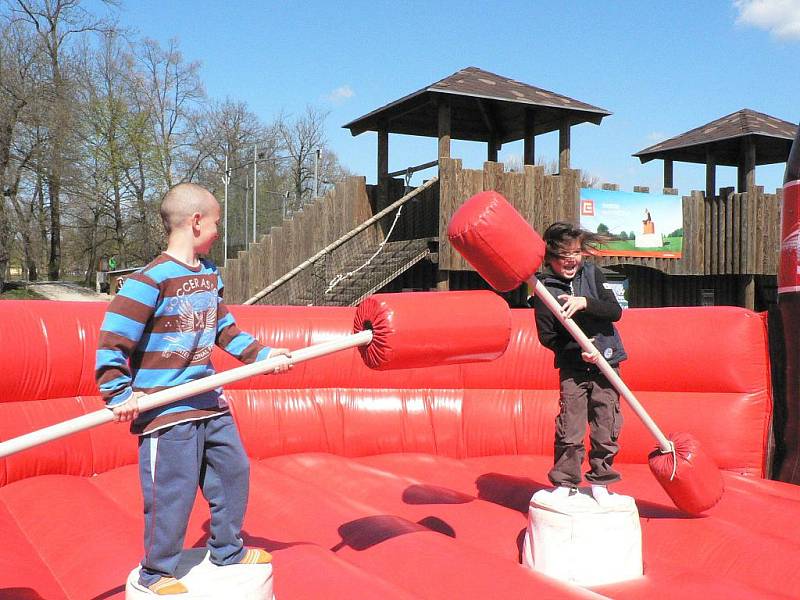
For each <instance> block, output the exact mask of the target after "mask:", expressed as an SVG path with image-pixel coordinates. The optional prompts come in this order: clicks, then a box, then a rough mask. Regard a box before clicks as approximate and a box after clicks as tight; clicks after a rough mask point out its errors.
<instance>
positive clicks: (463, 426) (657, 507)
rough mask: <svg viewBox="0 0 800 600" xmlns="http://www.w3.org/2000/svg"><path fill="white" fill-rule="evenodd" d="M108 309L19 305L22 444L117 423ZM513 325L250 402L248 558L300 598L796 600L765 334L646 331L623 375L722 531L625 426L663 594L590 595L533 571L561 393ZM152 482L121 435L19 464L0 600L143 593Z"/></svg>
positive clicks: (4, 424) (634, 323)
mask: <svg viewBox="0 0 800 600" xmlns="http://www.w3.org/2000/svg"><path fill="white" fill-rule="evenodd" d="M105 306H106V305H104V304H83V303H64V302H62V303H55V302H45V301H37V302H21V301H20V302H15V301H6V302H2V303H0V324H1V325H0V327H2V340H3V344H2V347H0V364H2V365H3V368H2V369H0V439H9V438H11V437H14V436H17V435H20V434H23V433H26V432H28V431H31V430H33V429H36V428H39V427H42V426H45V425H48V424H51V423H54V422H57V421H62V420H64V419H67V418H70V417H73V416H77V415H80V414H84V413H86V412H89V411H92V410H96V409H97V408H99V407H101V401H100V399H99V397H98V393H97V390H96V388H95V385H94V380H93V366H94V351H95V345H96V339H97V330H98V328H99V325H100V321H101V319H102V314H103V310H104V309H105ZM233 311H234V314H235V315H236V317H237V319H238V321H239V323H240V325H241V326H242V328H243V329H246V330H248V331H252V332H253V333H255V334H257V335H258V336H259V337H260V338H261V339H262V340H263V341H265V342H266V343H268V344H270V345H279V346H287V347H290V348H298V347H302V346H307V345H309V344H312V343H315V342H320V341H323V340H326V339H330V338H331V337H333V336H337V335H343V334H346V333H349V332H350V329H351V326H352V320H353V312H354V311H353V309H348V308H342V309H338V308H283V307H280V308H277V307H234V308H233ZM464 327H465V331H468V328H469V323H465V324H464ZM513 327H514V329H513V332H512V341H511V345H510V347H509V349H508V350H507V352H506V353H505V355H504V356H503V357H502V358H500V359H499V360H497V361H494V362H491V363H485V364H469V365H456V366H446V367H435V368H428V369H410V370H402V371H389V372H375V371H370V370H368V369H367V368H366V367H365V366H364V365H363V363H362V361H361V359H360V357H359V356H358V353H357V351H355V350H352V351H346V352H343V353H341V354H338V355H335V356H330V357H326V358H322V359H318V360H316V361H313V362H309V363H305V364H302V365H298V366H296V367H295V368H294V369H293V370H292V372H290V373H289V374H286V375H282V376H262V377H258V378H255V379H251V380H249V381H247V382H242V383H239V384H234V385H232V386H230V387H229V397H230V399H231V400H232V405H233V410H234V415H235V417H236V420H237V422H238V424H239V428H240V431H241V434H242V437H243V440H244V442H245V445H246V447H247V450H248V452H249V454H250V456H251V458H252V472H251V495H250V506H249V509H248V514H247V518H246V521H245V526H244V531H245V534H246V538H247V539H246V541H247V543H249V544H252V545H262V546H264V547H266V548H268V549H269V550H270V551H272V552H273V554H274V557H275V561H274V565H275V571H274V573H275V595H276V598H277V599H278V600H295V599H300V598H303V599H311V598H314V599H320V598H325V599H333V598H341V599H348V600H350V599H353V598H359V599H373V598H374V599H411V598H429V599H448V600H449V599H452V598H459V599H468V598H476V599H477V598H481V599H483V598H504V599H506V598H508V599H514V598H519V599H522V598H573V597H574V598H603V597H607V598H621V599H625V598H630V599H634V598H636V599H639V598H687V599H691V598H698V599H703V600H708V599H709V598H759V599H761V598H781V597H785V598H790V597H798V591H797V590H800V569H798V566H799V565H800V558H798V557H800V487H798V486H793V485H788V484H783V483H778V482H774V481H769V480H766V479H764V475H765V465H766V463H767V449H768V443H769V432H770V422H771V421H770V419H771V415H772V403H771V400H772V398H771V389H770V383H769V382H770V379H769V368H770V364H769V355H768V351H767V335H766V326H765V320H764V318H763V316H762V315H758V314H755V313H752V312H748V311H746V310H742V309H737V308H725V307H716V308H674V309H641V310H636V309H631V310H628V311H626V312H625V314H624V316H623V319H622V321H621V322H620V330H621V333H622V336H623V339H624V340H625V345H626V348H627V350H628V354H629V355H630V357H631V358H630V360H629V361H627V362H626V363H625V364H624V366H623V369H622V376H623V378H624V379H625V381H626V382H627V383H628V385H629V386H630V387H631V389H632V390H633V391H634V392H635V393H636V394H637V396H638V398H639V399H640V400H641V402H642V403H643V404H644V405H645V407H646V408H647V409H648V411H650V413H651V415H652V416H653V418H654V419H655V420H656V422H658V423H659V425H660V426H661V427H662V429H663V430H665V432H667V433H669V432H672V431H688V432H691V433H692V434H694V435H695V436H696V437H697V438H699V440H700V441H701V442H702V444H703V447H704V449H705V450H706V452H708V453H709V454H710V455H711V456H712V458H713V459H714V461H715V462H716V463H717V464H718V465H719V466H720V468H721V469H723V475H724V480H725V493H724V495H723V497H722V500H721V501H720V502H719V504H718V505H717V506H715V507H714V508H712V509H710V510H709V511H708V512H707V513H706V514H705V515H703V516H701V517H690V516H688V515H685V514H682V513H681V512H680V511H678V510H677V509H676V508H674V507H673V505H672V504H671V502H670V500H669V498H668V497H667V495H666V494H665V492H664V491H663V490H662V489H661V487H660V486H659V484H658V483H657V482H656V480H655V479H654V477H653V476H652V475H651V473H650V471H649V469H648V466H647V455H648V453H649V452H650V450H651V449H652V447H653V441H652V439H651V438H650V437H649V435H648V434H647V433H646V431H645V429H644V428H643V427H642V426H641V425H640V424H639V423H638V422H637V421H636V419H635V417H634V416H633V415H632V414H630V413H629V412H626V411H625V408H624V407H623V412H625V417H626V423H625V426H624V428H623V432H622V437H621V445H622V451H621V453H620V456H619V459H618V463H617V464H618V466H619V468H620V470H621V472H622V474H623V478H624V479H623V482H622V483H621V484H620V485H619V486H618V488H617V491H619V492H620V493H624V494H628V495H631V496H633V497H634V498H635V499H636V504H637V506H638V509H639V513H640V516H641V526H642V546H643V558H644V576H643V577H641V578H639V579H636V580H632V581H628V582H624V583H617V584H613V585H607V586H603V587H598V588H592V589H583V588H579V587H576V586H572V585H569V584H567V583H562V582H559V581H556V580H553V579H551V578H548V577H546V576H544V575H541V574H538V573H536V572H533V571H530V570H528V569H526V568H524V567H523V566H521V565H520V551H521V546H522V540H523V534H524V530H525V526H526V522H527V508H528V502H529V499H530V497H531V495H532V494H533V493H534V492H535V491H537V490H539V489H542V488H543V487H546V486H547V485H548V484H547V478H546V474H547V470H548V468H549V466H550V462H551V459H552V440H553V421H554V416H555V414H556V412H557V399H558V394H557V383H558V382H557V377H556V372H555V371H554V370H553V368H552V355H551V354H550V353H549V351H546V350H544V349H543V348H541V347H540V345H539V343H538V341H537V339H536V331H535V326H534V324H533V319H532V314H531V313H530V312H529V311H523V310H519V311H514V313H513ZM214 360H215V364H216V365H217V368H218V369H227V368H231V367H233V366H235V364H236V363H235V361H234V360H233V359H231V358H230V357H228V356H225V355H223V354H221V353H220V354H218V355H215V357H214ZM135 463H136V452H135V439H134V438H133V437H132V436H131V435H130V434H128V433H127V430H126V428H125V427H124V426H116V425H105V426H102V427H99V428H97V429H93V430H89V431H85V432H82V433H79V434H75V435H73V436H71V437H69V438H65V439H62V440H59V441H56V442H52V443H49V444H47V445H44V446H40V447H37V448H34V449H31V450H28V451H25V452H22V453H19V454H15V455H13V456H10V457H8V458H6V459H0V532H2V544H0V598H3V599H4V600H6V599H26V600H29V599H38V598H45V599H47V600H51V599H53V600H58V599H64V598H68V599H71V600H86V599H95V600H100V599H110V598H123V597H124V582H125V578H126V576H127V574H128V572H129V571H130V570H131V569H132V568H133V567H134V566H135V565H136V564H137V562H138V561H139V559H140V558H141V552H142V541H141V538H142V516H141V498H140V492H139V487H138V479H137V474H136V466H135ZM207 525H208V514H207V508H206V507H205V506H204V503H203V500H202V497H199V498H198V499H197V502H196V507H195V511H194V513H193V515H192V519H191V521H190V523H189V527H188V531H187V536H186V544H187V546H203V545H204V542H205V537H206V535H207Z"/></svg>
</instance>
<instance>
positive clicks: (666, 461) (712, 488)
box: [649, 433, 725, 515]
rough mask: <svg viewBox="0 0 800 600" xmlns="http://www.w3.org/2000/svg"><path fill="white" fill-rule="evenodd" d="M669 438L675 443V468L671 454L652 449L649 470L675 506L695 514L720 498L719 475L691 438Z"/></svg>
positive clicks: (676, 434)
mask: <svg viewBox="0 0 800 600" xmlns="http://www.w3.org/2000/svg"><path fill="white" fill-rule="evenodd" d="M669 439H670V441H672V443H673V444H675V455H676V456H677V459H678V464H677V467H676V465H675V460H674V458H673V456H672V454H670V453H666V454H665V453H662V452H661V450H660V449H656V450H655V451H653V452H652V453H651V454H650V460H649V464H650V470H651V471H652V472H653V475H655V477H656V479H657V480H658V482H659V483H660V484H661V487H663V488H664V491H665V492H667V494H669V497H670V498H672V501H673V502H674V503H675V506H677V507H678V508H679V509H680V510H682V511H683V512H685V513H688V514H690V515H699V514H700V513H702V512H704V511H706V510H708V509H709V508H711V507H712V506H714V505H715V504H716V503H717V502H719V499H720V498H721V497H722V492H723V491H724V490H725V484H724V483H723V481H722V475H721V474H720V472H719V468H718V467H717V465H716V464H714V461H713V460H711V457H710V456H708V454H706V453H705V452H704V451H703V448H702V447H701V446H700V442H699V441H697V439H696V438H695V437H694V436H692V435H691V434H688V433H673V434H670V436H669Z"/></svg>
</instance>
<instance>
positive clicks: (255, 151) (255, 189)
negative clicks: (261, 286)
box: [253, 144, 258, 244]
mask: <svg viewBox="0 0 800 600" xmlns="http://www.w3.org/2000/svg"><path fill="white" fill-rule="evenodd" d="M256 165H258V144H253V243H254V244H255V243H256V241H257V240H258V238H256V215H257V206H258V171H257V170H256Z"/></svg>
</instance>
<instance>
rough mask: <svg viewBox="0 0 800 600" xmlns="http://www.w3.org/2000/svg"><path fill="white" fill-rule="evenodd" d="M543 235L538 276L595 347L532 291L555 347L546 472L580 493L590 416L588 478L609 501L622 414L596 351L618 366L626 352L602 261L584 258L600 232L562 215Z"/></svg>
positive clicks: (541, 330) (540, 322) (565, 489)
mask: <svg viewBox="0 0 800 600" xmlns="http://www.w3.org/2000/svg"><path fill="white" fill-rule="evenodd" d="M544 241H545V243H546V244H547V250H546V254H545V268H544V270H543V271H542V272H541V273H539V274H538V275H537V277H538V278H539V280H540V281H541V282H542V283H544V285H545V287H547V289H548V290H549V291H550V292H551V293H552V294H553V296H555V297H556V298H557V299H558V300H559V301H560V302H561V310H562V314H563V315H564V316H565V317H569V318H573V319H574V320H575V322H576V323H577V324H578V326H579V327H580V328H581V329H582V330H583V332H584V333H585V334H586V335H587V337H589V338H590V339H592V341H593V342H594V345H595V346H596V348H597V352H594V353H591V354H589V353H586V352H583V351H582V350H581V348H580V346H579V345H578V343H577V342H576V341H575V340H574V339H573V338H572V336H571V335H570V334H569V332H567V330H566V329H565V328H564V327H563V325H561V323H560V322H559V320H558V319H557V318H556V316H555V315H553V313H552V312H550V310H549V309H548V308H547V306H545V304H544V303H543V302H542V301H541V300H540V299H539V298H536V297H534V298H533V308H534V309H535V311H536V328H537V330H538V334H539V341H540V342H541V343H542V345H543V346H545V347H547V348H549V349H550V350H552V351H553V353H554V354H555V367H556V368H557V369H559V379H560V385H561V394H560V400H559V402H560V411H559V414H558V417H557V418H556V434H555V446H554V460H553V468H552V469H551V470H550V473H549V474H548V478H549V479H550V482H551V483H552V484H553V485H555V486H556V489H555V490H554V491H553V494H554V495H555V496H557V497H558V496H564V497H566V496H569V495H571V494H574V493H577V488H578V485H579V484H580V482H581V464H582V463H583V457H584V454H585V449H584V446H583V439H584V435H585V433H586V424H587V422H588V424H589V427H590V439H591V450H590V452H589V471H588V472H587V473H586V480H587V481H588V482H589V483H590V484H591V486H592V487H591V490H592V496H593V497H594V498H595V500H596V501H597V502H598V503H599V504H600V505H601V506H605V507H609V506H613V505H616V504H617V503H618V500H621V497H618V496H615V495H611V494H609V492H608V490H607V488H606V486H607V485H609V484H611V483H614V482H616V481H619V479H620V476H619V473H617V472H616V471H614V469H613V468H612V465H613V462H614V456H616V454H617V452H619V445H618V444H617V438H618V437H619V432H620V428H621V426H622V414H621V413H620V407H619V394H617V392H616V390H615V389H614V388H613V387H612V386H611V384H610V383H609V382H608V380H607V379H606V377H605V376H604V375H603V374H602V373H601V372H600V370H599V369H598V367H597V361H598V357H599V354H600V353H601V354H602V355H603V357H604V358H605V359H606V360H607V361H608V363H609V364H610V365H611V366H612V367H614V368H615V369H616V368H617V365H619V363H620V362H622V361H623V360H625V358H627V355H626V354H625V349H624V348H623V346H622V340H621V339H620V337H619V334H618V333H617V330H616V328H615V327H614V325H613V322H614V321H618V320H619V319H620V317H621V316H622V308H620V305H619V303H618V302H617V299H616V296H615V295H614V293H613V292H612V291H611V290H610V289H608V286H607V283H606V280H605V277H603V274H602V272H601V271H600V269H599V268H597V267H596V266H595V265H593V264H591V263H584V262H583V257H584V255H585V254H589V253H591V251H592V249H593V247H594V245H596V244H597V243H599V242H601V241H602V238H601V237H600V236H597V235H595V234H592V233H590V232H587V231H584V230H582V229H579V228H576V227H574V226H572V225H571V224H569V223H560V222H559V223H553V224H552V225H551V226H550V227H548V228H547V230H546V231H545V233H544Z"/></svg>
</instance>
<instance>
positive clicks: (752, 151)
mask: <svg viewBox="0 0 800 600" xmlns="http://www.w3.org/2000/svg"><path fill="white" fill-rule="evenodd" d="M740 156H741V158H740V159H739V173H738V175H739V177H738V189H737V191H738V192H739V193H740V194H741V193H744V192H749V191H750V190H752V189H753V188H754V187H755V185H756V143H755V140H753V136H752V135H748V136H746V137H745V138H744V139H743V140H742V145H741V154H740Z"/></svg>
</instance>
